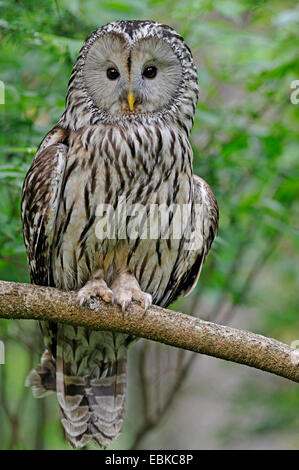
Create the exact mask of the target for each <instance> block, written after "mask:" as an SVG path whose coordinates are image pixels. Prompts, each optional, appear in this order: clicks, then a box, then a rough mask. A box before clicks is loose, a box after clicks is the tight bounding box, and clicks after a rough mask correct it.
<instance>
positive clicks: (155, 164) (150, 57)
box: [22, 21, 218, 447]
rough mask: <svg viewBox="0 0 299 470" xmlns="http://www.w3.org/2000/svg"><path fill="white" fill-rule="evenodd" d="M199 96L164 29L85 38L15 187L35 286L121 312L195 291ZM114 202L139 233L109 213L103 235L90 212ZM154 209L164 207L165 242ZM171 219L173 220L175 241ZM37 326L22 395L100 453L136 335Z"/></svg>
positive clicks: (201, 229) (209, 228)
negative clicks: (27, 393)
mask: <svg viewBox="0 0 299 470" xmlns="http://www.w3.org/2000/svg"><path fill="white" fill-rule="evenodd" d="M197 98H198V86H197V73H196V69H195V66H194V63H193V59H192V55H191V52H190V50H189V48H188V47H187V46H186V45H185V43H184V41H183V39H182V38H181V37H180V36H179V35H178V34H177V33H176V32H175V31H174V30H173V29H172V28H170V27H169V26H167V25H161V24H158V23H155V22H151V21H119V22H115V23H110V24H108V25H105V26H103V27H101V28H99V29H98V30H97V31H94V32H93V33H92V34H91V35H90V36H89V38H87V40H86V41H85V43H84V45H83V47H82V49H81V51H80V53H79V56H78V59H77V61H76V64H75V66H74V69H73V72H72V75H71V78H70V81H69V86H68V93H67V100H66V108H65V111H64V113H63V115H62V117H61V119H60V120H59V122H58V124H57V125H56V126H55V127H54V128H53V130H52V131H50V132H49V134H48V135H47V136H46V137H45V138H44V140H43V141H42V143H41V145H40V147H39V149H38V151H37V153H36V156H35V158H34V161H33V163H32V166H31V168H30V170H29V172H28V174H27V176H26V179H25V182H24V187H23V198H22V218H23V227H24V239H25V245H26V249H27V255H28V261H29V266H30V274H31V281H32V282H33V283H35V284H41V285H49V286H55V287H58V288H60V289H64V290H78V300H79V301H80V302H81V303H82V302H86V301H88V300H89V299H90V298H91V297H93V296H97V295H98V296H100V297H102V298H103V299H104V300H105V301H108V302H109V301H113V300H114V301H115V302H116V303H117V304H119V305H120V307H121V308H122V309H123V310H125V309H126V307H127V306H128V305H129V303H130V302H131V300H132V299H134V300H137V301H139V302H141V304H142V305H143V306H144V308H146V307H147V306H148V305H149V303H151V302H152V303H154V304H157V305H161V306H164V307H165V306H167V305H169V304H170V303H171V302H173V301H174V300H175V299H176V298H177V297H178V296H180V295H185V294H187V293H189V292H190V291H191V290H192V288H193V287H194V286H195V284H196V281H197V279H198V276H199V274H200V271H201V268H202V265H203V263H204V261H205V259H206V256H207V254H208V251H209V249H210V246H211V244H212V241H213V239H214V236H215V232H216V229H217V224H218V208H217V202H216V200H215V197H214V195H213V193H212V191H211V189H210V187H209V186H208V184H207V183H206V182H204V181H203V180H202V179H201V178H199V177H196V176H194V175H193V169H192V158H193V156H192V150H191V146H190V143H189V135H190V131H191V128H192V125H193V117H194V113H195V107H196V102H197ZM121 204H123V205H124V206H125V208H126V210H127V209H128V208H132V207H135V208H136V206H138V207H140V210H141V212H142V210H143V212H142V217H141V218H140V219H139V223H138V224H137V228H136V220H134V217H132V214H128V217H121V216H120V217H118V219H117V220H118V226H117V229H116V230H115V219H112V218H109V217H108V219H107V220H106V232H105V233H104V235H103V233H102V232H101V231H100V230H99V227H102V225H101V224H102V222H103V217H104V213H103V211H101V210H99V208H103V207H106V208H107V207H108V208H110V209H111V208H112V210H114V211H116V212H117V213H118V214H122V213H123V207H124V206H122V205H121ZM151 207H154V209H155V210H156V209H157V210H158V212H159V208H161V207H162V208H163V210H162V212H163V214H164V215H165V214H166V216H167V217H166V219H167V220H168V221H169V226H168V229H167V231H166V232H167V233H166V232H165V230H164V229H165V228H164V227H162V226H161V224H160V223H158V220H159V219H158V217H160V216H161V212H160V215H159V214H158V215H157V214H156V215H155V212H152V211H151V210H150V208H151ZM110 209H109V210H110ZM176 209H178V212H177V213H181V214H183V223H182V230H181V233H180V237H175V236H174V234H175V231H176V229H177V227H176V223H175V222H176V221H177V219H176V212H175V211H176ZM107 210H108V209H107ZM104 212H105V211H104ZM106 212H107V211H106ZM112 220H113V222H112ZM147 223H149V224H150V223H151V224H152V225H153V227H152V228H154V233H155V236H149V235H148V234H149V233H150V235H151V234H152V232H148V226H147ZM124 233H125V236H123V234H124ZM165 233H166V235H165ZM41 326H42V331H43V335H44V338H45V344H46V348H47V349H46V352H45V353H44V354H43V356H42V359H41V364H40V365H39V366H37V368H36V369H34V370H33V371H31V373H30V374H29V376H28V379H27V385H30V386H32V387H33V391H34V392H35V395H36V396H38V397H40V396H44V395H45V394H47V393H48V392H49V391H53V390H56V393H57V398H58V402H59V405H60V410H61V421H62V424H63V427H64V430H65V434H66V437H67V439H68V440H69V442H70V443H71V444H72V445H73V446H75V447H82V446H84V445H85V444H86V443H87V442H88V441H89V440H90V439H93V440H95V441H96V442H98V443H99V444H100V445H103V446H107V445H109V443H110V442H111V440H112V439H113V437H115V436H117V435H118V434H119V432H120V429H121V427H122V423H123V419H124V405H125V384H126V367H125V365H126V351H127V346H128V344H129V343H130V341H131V340H132V338H131V337H128V336H127V335H121V334H115V333H112V332H100V331H97V332H95V331H89V330H87V329H85V328H78V327H73V326H66V325H53V324H49V323H46V322H44V323H42V325H41Z"/></svg>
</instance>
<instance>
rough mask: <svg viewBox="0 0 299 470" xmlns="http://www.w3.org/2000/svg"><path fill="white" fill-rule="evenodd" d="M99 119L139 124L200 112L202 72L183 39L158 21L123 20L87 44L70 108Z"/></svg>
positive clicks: (94, 35)
mask: <svg viewBox="0 0 299 470" xmlns="http://www.w3.org/2000/svg"><path fill="white" fill-rule="evenodd" d="M82 96H84V102H85V104H87V105H88V109H89V110H90V111H91V112H92V114H93V119H94V121H95V120H96V119H97V118H99V117H100V118H101V119H102V120H103V119H106V120H108V121H109V120H114V121H115V120H118V119H124V117H125V118H126V119H128V118H130V119H138V117H140V116H144V115H147V116H156V115H160V116H161V115H164V116H165V115H166V114H169V113H171V114H175V113H178V112H179V111H180V110H181V108H182V106H183V105H184V104H185V105H186V106H189V107H190V106H191V108H192V109H193V111H192V114H194V111H195V105H196V101H197V97H198V87H197V72H196V68H195V66H194V63H193V59H192V54H191V51H190V49H189V48H188V47H187V46H186V44H185V43H184V40H183V38H182V37H181V36H180V35H179V34H178V33H176V32H175V31H174V30H173V29H172V28H170V27H169V26H167V25H163V24H159V23H156V22H152V21H117V22H114V23H109V24H107V25H105V26H103V27H101V28H99V29H98V30H96V31H94V32H93V33H92V34H91V35H90V36H89V37H88V38H87V39H86V41H85V43H84V45H83V47H82V49H81V51H80V54H79V57H78V59H77V62H76V64H75V67H74V69H73V73H72V76H71V79H70V82H69V90H68V102H67V105H68V107H70V106H72V107H73V109H74V107H76V104H77V103H78V101H79V103H81V101H82Z"/></svg>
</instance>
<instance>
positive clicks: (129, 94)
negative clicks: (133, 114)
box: [127, 91, 135, 111]
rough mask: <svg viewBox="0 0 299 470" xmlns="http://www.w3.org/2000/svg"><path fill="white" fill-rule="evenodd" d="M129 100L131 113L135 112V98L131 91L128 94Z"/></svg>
mask: <svg viewBox="0 0 299 470" xmlns="http://www.w3.org/2000/svg"><path fill="white" fill-rule="evenodd" d="M127 99H128V103H129V108H130V111H133V109H134V103H135V96H134V95H133V93H132V92H131V91H130V92H129V93H128V97H127Z"/></svg>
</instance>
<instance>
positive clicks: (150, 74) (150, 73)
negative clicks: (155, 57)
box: [142, 65, 158, 78]
mask: <svg viewBox="0 0 299 470" xmlns="http://www.w3.org/2000/svg"><path fill="white" fill-rule="evenodd" d="M157 71H158V70H157V67H154V65H149V66H148V67H145V69H144V70H143V74H142V75H143V76H144V77H145V78H155V76H156V75H157Z"/></svg>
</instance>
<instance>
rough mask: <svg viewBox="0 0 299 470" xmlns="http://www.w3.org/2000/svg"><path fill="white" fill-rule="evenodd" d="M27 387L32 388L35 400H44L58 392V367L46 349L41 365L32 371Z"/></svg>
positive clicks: (27, 380) (26, 382)
mask: <svg viewBox="0 0 299 470" xmlns="http://www.w3.org/2000/svg"><path fill="white" fill-rule="evenodd" d="M25 386H26V387H32V393H33V396H34V397H35V398H42V397H45V396H46V395H49V394H50V393H53V392H55V390H56V366H55V360H54V359H53V356H52V354H51V353H50V352H49V350H48V349H46V350H45V351H44V353H43V355H42V357H41V360H40V364H39V365H38V366H36V368H35V369H32V370H31V371H30V372H29V374H28V375H27V378H26V381H25Z"/></svg>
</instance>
